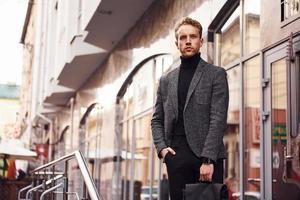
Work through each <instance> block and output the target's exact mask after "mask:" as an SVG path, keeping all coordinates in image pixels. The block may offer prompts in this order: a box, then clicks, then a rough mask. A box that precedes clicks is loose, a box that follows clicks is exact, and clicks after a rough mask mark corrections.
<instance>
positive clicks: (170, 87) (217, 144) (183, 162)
mask: <svg viewBox="0 0 300 200" xmlns="http://www.w3.org/2000/svg"><path fill="white" fill-rule="evenodd" d="M175 37H176V42H175V44H176V46H177V48H178V49H179V51H180V53H181V64H180V66H179V67H178V68H175V69H174V70H173V71H171V72H169V73H168V74H166V75H165V76H162V77H161V79H160V82H159V86H158V90H157V99H156V104H155V109H154V114H153V117H152V120H151V128H152V135H153V141H154V144H155V147H156V149H157V153H158V156H159V158H162V159H163V160H164V162H165V163H166V166H167V172H168V177H169V185H170V196H171V200H182V196H183V195H182V189H183V188H184V187H185V184H187V183H195V182H198V181H212V182H217V183H223V159H224V158H226V152H225V147H224V143H223V136H224V131H225V127H226V120H227V110H228V99H229V94H228V83H227V76H226V72H225V70H224V69H223V68H221V67H217V66H214V65H211V64H208V63H206V62H205V61H204V60H202V58H201V57H200V53H199V50H200V48H201V46H202V44H203V39H202V26H201V24H200V23H199V22H198V21H196V20H193V19H191V18H189V17H186V18H184V19H182V20H181V21H180V22H179V23H178V24H177V26H176V28H175Z"/></svg>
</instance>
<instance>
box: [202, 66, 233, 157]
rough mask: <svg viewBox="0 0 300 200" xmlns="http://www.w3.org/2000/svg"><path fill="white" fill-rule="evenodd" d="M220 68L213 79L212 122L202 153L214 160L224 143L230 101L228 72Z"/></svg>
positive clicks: (203, 155)
mask: <svg viewBox="0 0 300 200" xmlns="http://www.w3.org/2000/svg"><path fill="white" fill-rule="evenodd" d="M218 69H219V70H218V71H217V72H216V73H215V77H214V79H213V81H212V82H213V84H212V97H211V105H210V123H209V129H208V134H207V136H206V139H205V143H204V147H203V150H202V154H201V156H202V157H206V158H210V159H212V160H214V161H216V160H217V156H218V153H219V149H220V145H222V143H223V137H224V132H225V129H226V124H227V111H228V102H229V90H228V81H227V74H226V71H225V70H224V69H223V68H218Z"/></svg>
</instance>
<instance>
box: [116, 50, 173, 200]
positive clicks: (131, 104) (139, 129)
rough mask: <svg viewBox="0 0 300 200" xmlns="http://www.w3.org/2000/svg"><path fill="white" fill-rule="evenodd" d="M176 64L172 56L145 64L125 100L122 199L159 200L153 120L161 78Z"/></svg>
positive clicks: (123, 108) (121, 102)
mask: <svg viewBox="0 0 300 200" xmlns="http://www.w3.org/2000/svg"><path fill="white" fill-rule="evenodd" d="M172 62H173V59H172V57H171V56H170V55H164V56H158V57H156V58H154V59H151V60H150V61H148V62H147V63H145V64H144V65H143V66H142V67H141V68H140V69H139V70H138V71H137V73H136V74H135V75H134V76H133V78H132V83H131V84H130V85H129V86H128V88H126V93H125V94H124V96H123V97H122V98H121V101H120V104H121V106H122V112H123V118H122V119H121V122H120V123H119V124H120V126H121V132H122V149H121V156H122V162H121V180H122V189H121V199H123V200H125V199H141V198H144V199H147V198H150V193H151V191H152V197H153V198H154V199H155V198H157V195H158V194H157V188H158V184H159V176H160V175H159V173H158V172H159V166H160V162H159V160H158V159H157V156H156V151H152V149H154V147H153V142H152V140H151V127H150V123H151V118H152V106H153V104H154V99H155V97H154V95H155V92H156V87H157V84H158V80H159V78H160V77H161V76H162V74H164V73H166V72H167V71H168V70H169V69H170V66H171V64H172Z"/></svg>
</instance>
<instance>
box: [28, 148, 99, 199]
mask: <svg viewBox="0 0 300 200" xmlns="http://www.w3.org/2000/svg"><path fill="white" fill-rule="evenodd" d="M73 158H75V159H76V161H77V163H78V165H79V169H80V171H81V174H82V176H83V179H84V182H85V185H86V187H87V190H88V192H89V196H90V198H91V199H92V200H100V199H101V198H100V195H99V193H98V191H97V189H96V186H95V183H94V181H93V179H92V177H91V175H90V173H89V171H88V169H87V164H86V162H85V159H84V157H83V155H82V153H81V152H80V151H74V152H73V153H70V154H68V155H66V156H63V157H61V158H58V159H56V160H54V161H51V162H49V163H47V164H45V165H42V166H40V167H38V168H36V169H34V170H33V171H32V172H31V173H35V172H37V171H40V170H43V169H46V168H48V167H51V166H53V165H56V164H57V163H59V162H62V161H68V160H71V159H73Z"/></svg>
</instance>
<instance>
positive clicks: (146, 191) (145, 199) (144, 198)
mask: <svg viewBox="0 0 300 200" xmlns="http://www.w3.org/2000/svg"><path fill="white" fill-rule="evenodd" d="M157 199H158V189H157V187H153V188H152V200H157ZM141 200H150V186H143V187H142V190H141Z"/></svg>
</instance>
